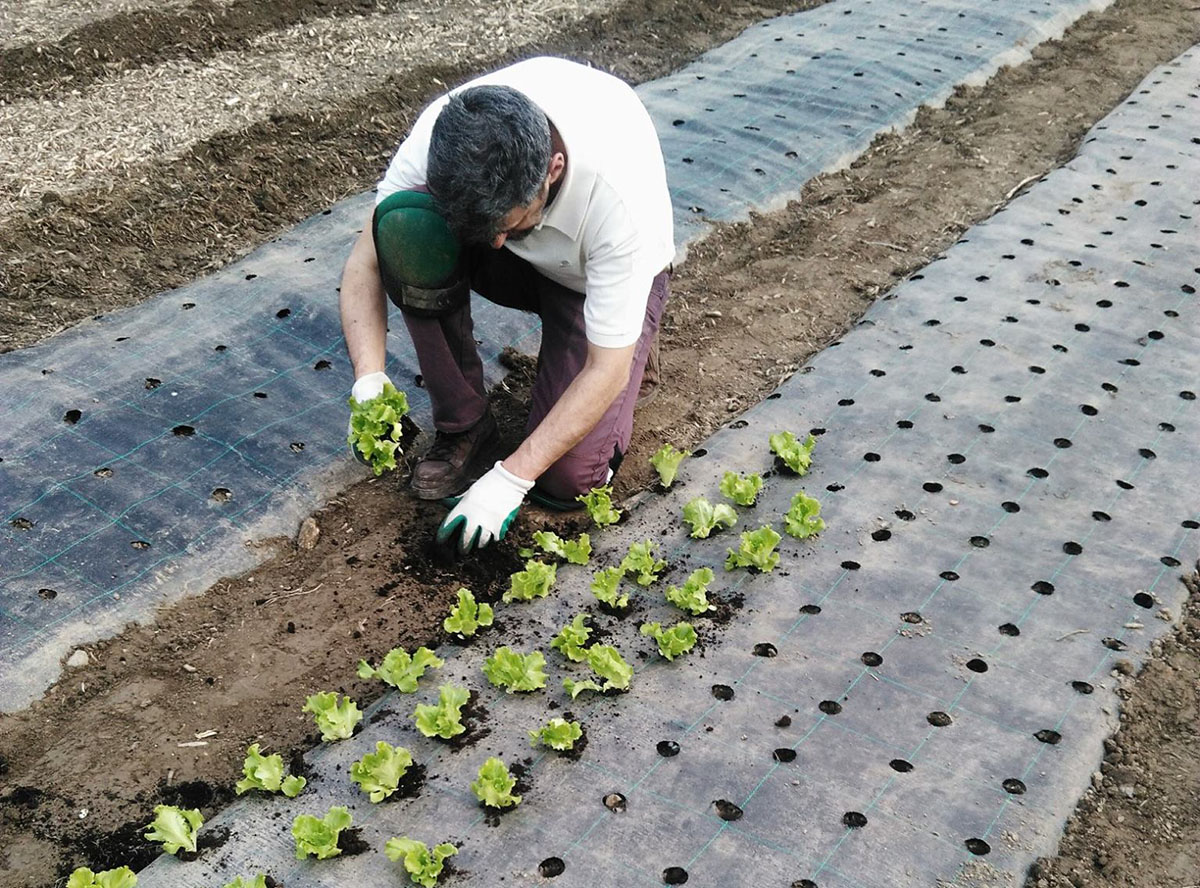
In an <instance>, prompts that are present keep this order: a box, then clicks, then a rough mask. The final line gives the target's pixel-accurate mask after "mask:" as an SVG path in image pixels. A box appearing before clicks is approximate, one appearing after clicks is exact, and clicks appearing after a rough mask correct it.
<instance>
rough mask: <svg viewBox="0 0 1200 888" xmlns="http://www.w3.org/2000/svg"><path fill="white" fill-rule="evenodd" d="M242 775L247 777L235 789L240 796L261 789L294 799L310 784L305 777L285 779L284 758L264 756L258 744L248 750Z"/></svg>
mask: <svg viewBox="0 0 1200 888" xmlns="http://www.w3.org/2000/svg"><path fill="white" fill-rule="evenodd" d="M242 773H243V774H244V775H245V776H244V777H243V778H242V779H241V780H239V781H238V782H237V785H236V786H235V787H234V789H235V790H236V791H237V794H238V795H241V794H242V793H244V792H249V791H250V790H252V789H261V790H262V791H263V792H282V793H283V794H284V795H285V796H287V797H288V798H289V799H294V798H295V797H296V796H298V795H299V794H300V790H302V789H304V787H305V785H306V784H307V783H308V781H307V780H305V779H304V778H303V777H298V776H295V775H293V776H289V777H284V776H283V756H281V755H279V754H275V755H262V754H261V753H260V752H259V747H258V744H257V743H253V744H251V745H250V746H249V747H248V748H247V749H246V760H245V761H244V762H243V763H242Z"/></svg>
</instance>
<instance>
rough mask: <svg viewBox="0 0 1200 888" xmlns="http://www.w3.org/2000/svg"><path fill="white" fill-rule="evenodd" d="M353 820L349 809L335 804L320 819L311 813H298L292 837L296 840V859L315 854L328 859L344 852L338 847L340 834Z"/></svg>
mask: <svg viewBox="0 0 1200 888" xmlns="http://www.w3.org/2000/svg"><path fill="white" fill-rule="evenodd" d="M352 822H353V818H352V817H351V816H350V811H349V809H347V808H345V807H344V806H342V805H334V806H333V807H332V808H330V809H329V813H327V814H326V815H325V816H324V817H323V818H321V819H320V820H318V819H317V818H316V817H313V816H312V815H311V814H298V815H296V819H295V820H293V821H292V838H293V839H295V840H296V859H297V860H304V859H305V858H306V857H308V856H310V855H311V856H313V857H315V858H317V860H328V859H329V858H330V857H337V856H338V855H339V854H341V853H342V849H341V848H339V847H338V835H339V834H340V833H341V831H342V830H344V829H346V828H347V827H348V826H350V824H351V823H352Z"/></svg>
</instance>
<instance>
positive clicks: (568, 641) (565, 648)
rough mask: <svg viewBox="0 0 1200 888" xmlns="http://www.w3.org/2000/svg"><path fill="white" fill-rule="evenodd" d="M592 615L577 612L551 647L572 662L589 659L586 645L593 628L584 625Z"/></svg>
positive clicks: (555, 638) (555, 637) (552, 642)
mask: <svg viewBox="0 0 1200 888" xmlns="http://www.w3.org/2000/svg"><path fill="white" fill-rule="evenodd" d="M589 619H591V617H590V616H589V615H588V614H576V615H575V619H573V620H571V622H570V623H568V624H567V625H566V626H563V628H562V631H561V632H559V633H558V635H556V636H554V639H553V640H552V641H551V642H550V647H552V648H553V649H554V650H556V651H558V652H559V653H560V654H562V655H563V656H564V657H566V658H567V659H568V660H570V661H571V662H572V663H581V662H583V661H584V660H586V659H587V651H586V650H584V647H583V646H584V645H585V644H587V640H588V639H589V638H590V637H591V635H592V630H591V629H589V628H588V627H587V626H585V625H584V623H586V622H587V621H588V620H589Z"/></svg>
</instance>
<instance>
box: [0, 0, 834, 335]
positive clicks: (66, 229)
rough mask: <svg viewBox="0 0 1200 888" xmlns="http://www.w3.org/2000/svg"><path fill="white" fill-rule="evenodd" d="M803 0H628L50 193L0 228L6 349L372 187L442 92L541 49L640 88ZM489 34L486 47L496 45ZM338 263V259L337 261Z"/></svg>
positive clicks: (225, 258)
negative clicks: (524, 39)
mask: <svg viewBox="0 0 1200 888" xmlns="http://www.w3.org/2000/svg"><path fill="white" fill-rule="evenodd" d="M806 5H815V4H811V3H810V4H805V3H796V2H794V0H773V2H766V3H762V4H757V5H754V6H737V7H733V8H731V7H728V6H726V5H725V4H723V3H720V2H717V3H711V4H707V5H701V6H696V5H694V4H692V3H690V2H688V0H630V2H628V3H626V4H623V5H621V6H619V7H618V8H616V9H615V10H613V11H611V12H608V13H604V14H599V15H594V16H589V17H587V18H584V19H583V20H581V21H578V22H576V23H574V24H573V25H571V26H569V27H567V28H566V29H565V30H564V32H563V33H562V34H561V35H560V36H559V37H558V38H556V39H555V40H554V41H553V42H552V43H550V44H543V45H540V46H537V47H530V46H521V47H518V48H513V49H510V50H508V51H507V52H503V53H500V52H497V53H496V54H495V55H494V56H492V57H489V58H487V59H485V60H483V61H480V62H474V63H471V64H468V63H466V62H458V63H456V64H451V65H435V66H425V67H421V68H417V69H408V70H402V71H398V72H397V73H396V74H395V75H393V76H392V77H390V78H389V79H388V80H387V81H386V82H384V83H382V84H380V85H379V86H377V87H376V88H374V89H370V90H367V91H364V92H363V93H361V94H359V95H356V96H354V97H352V98H348V99H345V100H343V101H340V102H335V103H333V104H331V105H330V106H329V107H327V108H322V109H319V110H314V111H312V112H311V113H292V114H281V115H273V116H272V117H271V119H269V120H266V121H263V122H260V123H257V124H254V125H252V126H250V127H247V128H245V129H242V130H239V131H237V132H231V133H225V134H221V135H218V136H216V137H213V138H211V139H208V140H206V141H204V142H201V143H199V144H197V145H196V146H194V147H193V148H192V149H191V150H189V151H187V152H186V153H185V154H184V155H183V156H181V157H179V158H177V159H167V160H160V161H156V162H152V163H147V164H139V165H137V166H134V167H131V168H129V169H127V170H124V171H123V172H122V173H121V175H120V176H119V177H118V178H117V179H116V181H113V182H110V183H105V184H104V185H103V186H101V187H98V188H97V189H95V190H93V191H84V192H78V193H67V194H62V195H58V194H55V193H49V194H46V195H45V196H44V197H43V200H42V203H41V204H40V205H39V206H37V207H36V208H34V209H33V210H32V211H31V212H30V213H29V214H28V215H27V216H21V217H17V218H12V219H6V220H5V224H4V225H3V226H0V256H3V257H5V259H4V263H3V264H2V265H0V293H3V294H5V296H6V298H5V299H4V300H2V301H0V351H8V350H11V349H13V348H18V347H21V346H24V345H29V344H31V343H33V342H36V341H38V340H39V339H42V338H44V337H45V336H47V335H50V334H52V333H54V332H57V331H58V330H61V329H63V328H65V327H68V326H71V325H72V324H75V323H78V322H79V321H80V320H83V319H85V318H87V317H90V316H93V315H96V314H99V313H103V312H107V311H111V310H113V309H115V308H120V307H123V306H126V305H131V304H134V303H137V302H139V301H141V300H143V299H145V298H147V297H149V296H151V295H153V294H154V293H157V292H161V291H163V290H166V289H170V288H174V287H178V286H180V285H182V284H184V283H186V282H187V281H189V280H191V279H193V278H195V277H198V276H200V275H202V274H205V273H207V272H210V271H212V270H214V269H216V268H219V267H221V266H223V265H225V264H227V263H228V262H230V261H232V260H234V259H236V258H238V257H240V256H243V255H245V254H246V253H247V252H249V250H250V249H252V248H253V247H254V246H256V245H257V244H259V243H262V242H263V241H265V240H267V239H268V238H269V237H270V236H271V235H273V234H275V233H277V232H279V231H281V230H284V229H286V228H288V227H290V226H292V225H294V224H295V223H297V222H299V221H300V220H302V219H304V218H307V217H308V216H310V215H313V214H314V213H316V212H319V211H320V210H321V209H323V208H325V207H327V206H328V205H329V204H330V203H332V202H333V201H335V200H337V199H340V198H342V197H345V196H347V195H350V194H355V193H357V192H360V191H362V190H363V189H364V188H367V187H370V185H371V184H373V183H374V182H375V181H376V180H377V179H378V177H379V175H380V173H381V172H382V170H383V169H384V168H385V167H386V165H387V161H388V159H389V157H390V156H391V154H392V153H393V152H394V151H395V148H396V145H397V144H398V142H399V140H400V139H401V137H402V136H403V134H404V133H405V131H406V129H407V126H408V125H409V124H410V123H411V121H412V120H413V118H414V117H415V115H416V113H417V112H419V110H420V109H421V108H422V107H423V106H424V104H425V103H426V102H427V101H428V100H429V99H430V98H431V97H432V96H433V95H435V94H436V93H438V92H440V91H441V90H442V89H443V87H442V86H441V85H440V84H452V83H456V82H461V81H462V80H464V79H467V78H468V77H469V76H471V75H472V74H475V73H477V72H478V71H480V70H487V69H488V68H491V67H496V66H499V65H501V64H503V63H504V62H506V61H510V60H514V59H516V58H517V57H519V56H522V55H528V54H531V53H533V52H535V51H536V52H548V53H554V54H559V55H565V56H569V57H573V58H576V59H579V60H583V61H587V62H590V63H592V64H594V65H596V66H598V67H601V68H605V69H608V70H612V71H613V72H614V73H617V74H618V75H620V76H622V77H624V78H625V79H627V80H630V81H633V82H640V81H642V80H645V79H647V78H651V77H655V76H661V75H662V74H664V73H666V72H668V71H670V70H672V69H673V68H675V67H677V66H679V65H680V64H682V63H683V62H684V61H686V60H688V59H690V58H693V57H695V56H696V55H698V54H699V53H701V52H703V51H704V50H706V49H709V48H711V47H712V46H716V45H719V44H720V43H723V42H725V41H727V40H729V39H730V38H731V37H733V36H734V35H736V34H737V33H738V32H740V31H741V30H742V29H743V28H745V27H747V26H748V25H750V24H751V23H753V22H755V21H758V20H760V19H762V18H765V17H770V16H774V15H777V14H781V13H783V12H789V11H793V10H795V9H798V8H804V7H805V6H806ZM488 46H489V44H488V42H487V40H486V38H484V39H481V40H480V48H481V50H483V51H485V52H486V51H487V49H488ZM330 261H337V259H336V257H330Z"/></svg>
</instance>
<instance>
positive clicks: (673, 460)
mask: <svg viewBox="0 0 1200 888" xmlns="http://www.w3.org/2000/svg"><path fill="white" fill-rule="evenodd" d="M691 455H692V451H690V450H676V449H675V446H674V445H672V444H664V445H663V446H662V447H660V448H658V450H656V451H654V455H653V456H651V457H650V465H652V466H653V467H654V470H655V471H656V472H658V480H659V481H660V482H662V486H663V487H670V486H671V485H672V484H674V483H675V476H676V475H677V474H678V473H679V464H680V463H681V462H683V461H684V459H685V458H687V457H689V456H691Z"/></svg>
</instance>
